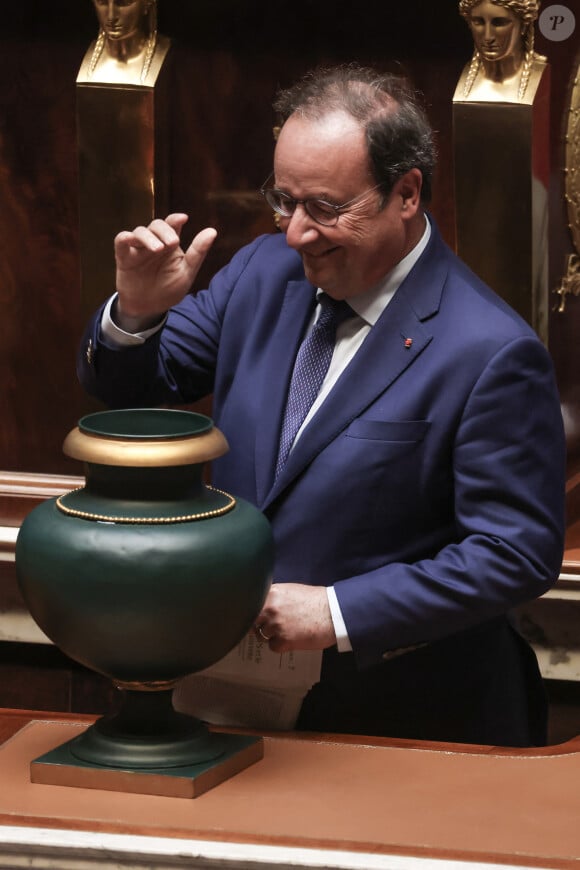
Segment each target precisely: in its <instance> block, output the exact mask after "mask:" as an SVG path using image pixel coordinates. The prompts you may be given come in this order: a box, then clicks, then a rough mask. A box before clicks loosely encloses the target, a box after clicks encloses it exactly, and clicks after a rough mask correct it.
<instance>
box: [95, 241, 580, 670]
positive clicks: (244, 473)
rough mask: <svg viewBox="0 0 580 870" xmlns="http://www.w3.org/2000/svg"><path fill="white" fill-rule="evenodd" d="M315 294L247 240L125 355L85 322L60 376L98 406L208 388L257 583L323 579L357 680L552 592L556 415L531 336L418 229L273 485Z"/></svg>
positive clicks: (560, 484) (556, 531) (559, 521)
mask: <svg viewBox="0 0 580 870" xmlns="http://www.w3.org/2000/svg"><path fill="white" fill-rule="evenodd" d="M314 295H315V288H313V286H312V285H311V284H309V282H308V281H306V280H305V277H304V272H303V269H302V264H301V260H300V258H299V256H298V255H297V254H296V253H295V252H294V251H292V250H291V249H290V248H288V246H287V245H286V241H285V237H284V236H283V235H281V234H276V235H272V236H262V237H260V238H258V239H257V240H256V241H255V242H254V243H253V244H251V245H249V246H248V247H246V248H244V249H243V250H241V251H240V252H239V253H238V254H237V255H236V256H235V257H234V258H233V259H232V261H231V262H230V264H229V265H228V266H226V267H225V268H224V269H223V270H221V272H219V273H218V274H217V275H216V277H215V278H214V279H213V281H212V282H211V284H210V286H209V288H208V289H207V290H204V291H201V292H200V293H198V294H197V295H196V296H188V297H187V298H186V299H185V300H184V301H183V302H182V303H181V304H180V305H179V306H177V307H176V308H175V309H173V310H172V311H171V312H170V314H169V318H168V321H167V324H166V326H165V328H164V329H163V330H162V332H161V333H160V334H158V335H157V336H155V337H153V338H151V339H149V340H148V341H147V342H146V343H145V345H143V346H142V347H138V348H132V349H128V350H122V351H121V350H118V349H115V348H111V347H107V346H106V344H104V343H103V342H102V341H101V340H100V337H99V328H98V323H99V321H100V312H98V313H97V315H96V316H95V319H94V320H93V322H92V323H91V324H90V326H89V329H88V332H87V335H86V336H85V339H84V340H83V351H84V350H85V349H86V346H87V343H88V342H91V343H92V347H93V349H94V351H93V352H92V353H91V354H86V353H84V352H83V353H81V355H80V357H79V360H80V362H79V372H80V377H81V381H82V383H83V384H84V386H85V388H86V389H87V390H88V391H89V392H91V393H93V394H94V395H96V396H98V397H99V398H101V399H102V400H103V401H104V402H105V403H107V404H108V405H110V406H131V405H132V406H139V405H144V404H148V405H154V404H161V403H171V404H180V403H188V402H190V401H192V400H195V399H197V398H199V397H200V396H203V395H206V394H209V393H212V392H213V417H214V419H215V422H216V425H217V426H218V427H219V428H220V429H221V430H222V431H223V432H224V434H225V435H226V437H227V439H228V441H229V444H230V452H229V453H228V454H227V455H226V456H225V457H223V458H222V459H220V460H218V461H217V462H216V463H215V464H214V469H213V480H214V483H215V484H216V485H217V486H219V487H222V488H224V489H226V490H229V491H230V492H232V493H234V494H235V495H237V496H240V497H243V498H245V499H247V500H249V501H250V502H253V503H254V504H256V505H258V506H259V507H260V508H261V509H262V510H263V511H264V512H265V513H266V515H267V516H268V517H269V519H270V521H271V523H272V528H273V532H274V537H275V542H276V564H275V574H274V577H275V580H276V581H279V582H297V583H308V584H324V585H329V584H334V586H335V589H336V593H337V596H338V600H339V603H340V606H341V609H342V612H343V615H344V619H345V623H346V627H347V630H348V634H349V637H350V639H351V642H352V646H353V651H354V657H355V660H356V665H357V667H358V668H359V669H360V668H368V667H369V666H373V665H376V664H378V663H380V662H383V661H384V660H385V659H389V658H390V657H391V653H392V651H393V650H399V649H405V648H408V647H414V646H415V645H423V644H427V645H430V644H434V643H435V644H436V643H437V642H438V641H439V640H441V639H444V638H448V637H450V636H451V637H461V636H465V633H466V632H469V631H470V630H471V629H474V628H475V627H476V626H481V625H483V624H494V620H497V619H498V617H501V615H502V614H506V613H507V612H508V611H509V610H510V609H511V608H512V607H514V606H515V605H517V604H518V603H520V602H523V601H526V600H529V599H532V598H535V597H537V596H539V595H541V594H542V593H543V592H545V591H546V590H547V589H548V588H549V587H550V586H551V585H552V584H553V583H554V581H555V580H556V578H557V576H558V572H559V569H560V565H561V559H562V551H563V537H564V515H563V511H564V481H565V439H564V433H563V426H562V418H561V412H560V404H559V399H558V393H557V389H556V386H555V382H554V374H553V370H552V364H551V360H550V357H549V355H548V353H547V352H546V350H545V348H544V347H543V345H542V344H541V342H540V341H539V340H538V338H537V337H536V335H535V333H534V332H533V331H532V330H531V329H530V327H529V326H528V325H527V324H525V323H524V322H523V321H522V319H520V318H519V317H518V316H517V315H516V314H515V313H514V312H513V311H512V310H511V309H510V308H509V307H508V306H507V305H506V304H505V303H504V302H503V301H502V300H501V299H500V298H499V297H498V296H497V295H495V294H494V293H493V292H492V291H491V290H490V289H489V288H488V287H486V286H485V285H484V284H483V283H482V282H481V281H479V279H478V278H477V277H476V276H475V275H474V274H473V273H472V272H471V271H469V270H468V269H467V268H466V267H465V266H464V265H463V264H462V263H461V262H460V261H459V260H458V259H457V258H456V257H455V255H454V254H453V253H452V252H451V251H450V250H449V248H448V247H447V246H446V245H445V244H444V243H443V241H442V240H441V238H440V236H439V234H438V232H437V230H436V228H435V227H433V233H432V236H431V239H430V242H429V244H428V246H427V248H426V250H425V251H424V252H423V254H422V256H421V258H420V259H419V261H418V263H417V264H416V265H415V267H414V268H413V269H412V271H411V272H410V274H409V275H408V277H407V278H406V279H405V281H404V282H403V284H402V285H401V286H400V288H399V290H398V291H397V293H396V295H395V297H394V298H393V300H392V302H391V303H390V305H389V306H388V307H387V309H386V310H385V311H384V313H383V315H382V316H381V318H380V320H379V321H378V322H377V323H376V325H375V326H374V327H373V328H372V330H371V332H370V333H369V335H368V337H367V338H366V340H365V341H364V343H363V345H362V347H361V348H360V350H359V352H358V353H357V355H356V357H355V358H354V360H353V361H352V362H351V364H350V365H349V367H348V368H347V370H346V371H345V372H344V373H343V374H342V376H341V377H340V379H339V381H338V382H337V384H336V386H335V387H334V389H333V390H332V392H331V394H330V395H329V397H328V399H327V400H326V401H325V402H324V404H323V406H322V407H321V408H320V410H319V411H318V413H317V414H316V415H315V417H314V418H313V420H312V421H311V422H310V424H309V425H308V427H307V429H306V430H305V431H304V433H303V435H302V437H301V438H300V440H299V442H298V443H297V445H296V447H295V449H294V450H293V452H292V453H291V455H290V458H289V460H288V462H287V465H286V467H285V469H284V471H283V472H282V474H281V476H280V477H279V479H278V480H277V481H276V483H274V482H273V478H274V465H275V460H276V453H277V446H278V438H279V431H280V425H281V418H282V413H283V408H284V403H285V397H286V391H287V387H288V383H289V379H290V375H291V371H292V366H293V362H294V358H295V355H296V351H297V347H298V345H299V343H300V340H301V338H302V335H303V332H304V329H305V326H306V324H307V322H308V319H309V317H310V316H311V313H312V310H313V300H314ZM408 339H410V341H409V340H408ZM89 360H90V361H89ZM405 658H407V656H405ZM408 658H409V659H416V658H417V654H410V655H409V656H408Z"/></svg>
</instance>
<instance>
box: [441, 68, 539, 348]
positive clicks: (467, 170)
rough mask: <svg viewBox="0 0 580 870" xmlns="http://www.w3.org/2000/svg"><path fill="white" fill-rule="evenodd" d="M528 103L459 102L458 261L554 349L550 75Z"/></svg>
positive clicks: (535, 77) (533, 83) (534, 81)
mask: <svg viewBox="0 0 580 870" xmlns="http://www.w3.org/2000/svg"><path fill="white" fill-rule="evenodd" d="M535 67H536V68H535V69H534V71H533V74H532V77H531V78H530V82H529V84H528V88H527V90H526V94H525V97H524V99H522V100H521V101H517V100H514V101H507V100H506V101H505V102H502V101H500V100H499V99H497V98H496V99H495V100H490V101H485V102H484V101H481V102H478V101H477V100H475V99H473V98H471V99H470V98H465V97H464V96H463V94H464V79H465V75H466V72H464V75H463V77H462V78H461V79H460V81H459V83H458V85H457V90H456V93H455V96H454V99H453V149H454V182H455V207H456V239H457V253H458V254H459V256H460V257H461V258H462V259H463V260H464V261H465V262H466V263H467V265H468V266H470V268H471V269H473V271H474V272H475V273H476V274H477V275H479V277H480V278H482V279H483V280H484V281H485V282H486V283H487V284H489V285H490V286H491V287H492V288H493V289H494V290H495V291H496V292H497V293H498V294H499V295H500V296H502V297H503V298H504V299H505V300H506V301H507V302H508V303H509V304H510V305H511V306H512V307H513V308H514V309H515V310H516V311H517V312H518V313H519V314H521V315H522V317H524V319H525V320H526V321H527V322H528V323H530V325H531V326H532V327H533V328H534V329H535V330H536V332H537V333H538V335H539V336H540V338H541V339H542V341H543V342H544V343H545V344H546V345H547V343H548V310H549V301H548V300H549V291H548V181H549V129H550V126H549V91H550V81H549V67H548V66H547V65H546V64H536V65H535Z"/></svg>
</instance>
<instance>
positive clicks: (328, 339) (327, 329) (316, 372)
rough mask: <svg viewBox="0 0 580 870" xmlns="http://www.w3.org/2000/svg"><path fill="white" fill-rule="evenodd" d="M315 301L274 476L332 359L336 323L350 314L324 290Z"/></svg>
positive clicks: (298, 360)
mask: <svg viewBox="0 0 580 870" xmlns="http://www.w3.org/2000/svg"><path fill="white" fill-rule="evenodd" d="M318 301H319V302H320V305H321V311H320V315H319V317H318V320H317V321H316V323H315V324H314V326H313V327H312V329H311V330H310V332H309V333H308V335H307V336H306V338H305V339H304V341H303V342H302V344H301V345H300V348H299V350H298V354H297V356H296V362H295V363H294V371H293V372H292V380H291V381H290V389H289V390H288V400H287V403H286V411H285V413H284V421H283V423H282V433H281V435H280V447H279V450H278V461H277V463H276V477H278V475H279V474H280V472H281V471H282V468H283V467H284V464H285V462H286V460H287V458H288V454H289V453H290V449H291V447H292V444H293V443H294V439H295V437H296V434H297V432H298V430H299V429H300V427H301V425H302V423H303V422H304V419H305V417H306V415H307V414H308V411H309V410H310V408H311V406H312V403H313V402H314V400H315V399H316V396H317V395H318V393H319V391H320V387H321V386H322V382H323V381H324V377H325V375H326V373H327V371H328V367H329V366H330V362H331V360H332V354H333V351H334V343H335V340H336V329H337V326H338V325H339V323H342V321H343V320H346V319H347V318H348V317H352V316H353V315H354V312H353V310H352V308H351V307H350V306H349V305H348V304H347V303H346V302H343V301H339V302H337V301H336V300H335V299H331V298H330V296H327V295H326V293H322V294H321V295H320V297H319V300H318Z"/></svg>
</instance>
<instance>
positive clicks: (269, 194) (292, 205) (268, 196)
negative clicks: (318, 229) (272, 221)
mask: <svg viewBox="0 0 580 870" xmlns="http://www.w3.org/2000/svg"><path fill="white" fill-rule="evenodd" d="M271 177H272V174H270V175H269V176H268V178H267V179H266V181H265V182H264V186H263V187H261V188H260V193H261V194H262V196H263V197H264V199H265V200H266V202H267V203H268V205H269V206H270V208H272V209H274V211H275V212H276V213H277V214H279V215H281V216H282V217H287V218H289V217H292V215H293V214H294V212H295V211H296V206H297V205H303V206H304V210H305V212H306V214H308V215H309V216H310V217H311V218H312V220H313V221H316V223H317V224H322V226H323V227H333V226H335V225H336V224H337V223H338V219H339V217H340V215H341V212H343V211H344V209H345V208H348V206H349V205H354V204H355V202H358V201H359V200H361V199H363V198H364V197H365V196H366V195H367V194H368V193H372V191H373V190H378V189H379V187H381V185H380V184H375V186H374V187H369V188H368V190H365V191H363V193H359V195H358V196H355V197H354V199H349V200H348V202H343V203H342V205H333V204H332V203H331V202H326V200H324V199H316V198H314V199H295V198H294V197H293V196H290V195H289V194H288V193H284V191H283V190H278V188H277V187H266V184H267V183H268V181H269V180H270V179H271Z"/></svg>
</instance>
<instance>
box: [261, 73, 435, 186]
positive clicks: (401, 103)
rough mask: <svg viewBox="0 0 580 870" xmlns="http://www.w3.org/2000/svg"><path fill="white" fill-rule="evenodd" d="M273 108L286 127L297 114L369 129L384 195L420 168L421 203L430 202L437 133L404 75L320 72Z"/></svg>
mask: <svg viewBox="0 0 580 870" xmlns="http://www.w3.org/2000/svg"><path fill="white" fill-rule="evenodd" d="M273 107H274V111H275V112H277V113H278V115H279V119H280V122H281V123H282V124H283V123H284V122H285V121H286V120H287V119H288V118H289V117H290V115H294V114H296V115H299V116H301V117H303V118H307V119H310V120H313V121H318V120H321V119H322V118H324V117H326V116H327V115H329V114H331V113H332V112H336V111H342V112H346V113H347V114H349V115H351V116H352V117H353V118H354V119H355V120H356V121H358V122H359V123H360V124H361V126H362V127H363V128H364V130H365V134H366V141H367V148H368V154H369V159H370V163H371V168H372V173H373V176H374V178H375V180H376V182H377V184H380V186H381V190H382V192H383V194H384V196H385V197H386V196H388V195H389V194H390V192H391V190H392V189H393V186H394V184H395V182H396V181H397V180H398V179H399V178H401V177H402V176H403V175H405V173H406V172H409V170H410V169H414V168H417V169H420V170H421V174H422V176H423V184H422V188H421V198H422V200H423V201H424V202H428V201H429V200H430V198H431V181H432V177H433V171H434V168H435V160H436V151H435V144H434V141H433V131H432V129H431V125H430V124H429V121H428V119H427V115H426V113H425V111H424V109H423V107H422V106H421V105H420V102H419V98H418V95H417V93H416V92H415V91H414V90H413V89H412V88H411V87H410V86H409V84H408V83H407V81H406V80H405V79H404V78H402V77H401V76H397V75H393V74H391V73H382V72H378V71H377V70H374V69H371V68H369V67H362V66H358V65H355V64H347V65H341V66H336V67H327V68H318V69H315V70H312V71H311V72H309V73H307V74H306V75H305V76H304V77H303V78H302V79H300V80H299V81H298V82H297V83H296V84H294V85H292V86H291V87H289V88H287V89H284V90H280V91H279V92H278V94H277V96H276V99H275V101H274V104H273Z"/></svg>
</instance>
